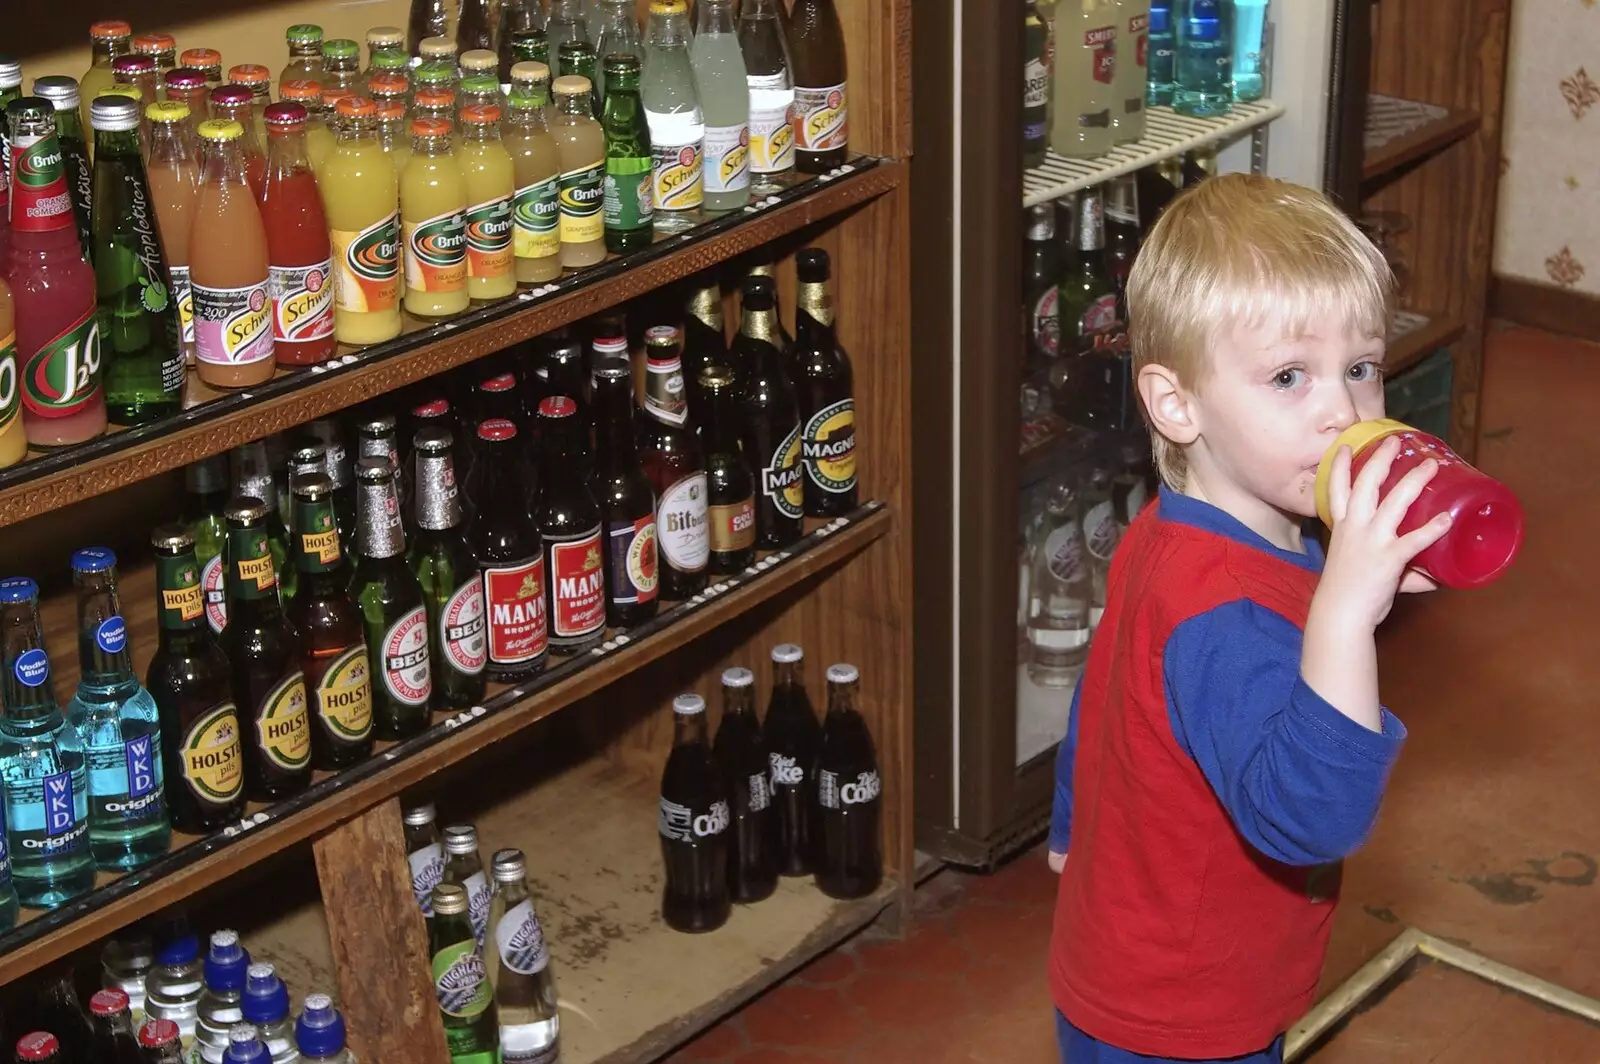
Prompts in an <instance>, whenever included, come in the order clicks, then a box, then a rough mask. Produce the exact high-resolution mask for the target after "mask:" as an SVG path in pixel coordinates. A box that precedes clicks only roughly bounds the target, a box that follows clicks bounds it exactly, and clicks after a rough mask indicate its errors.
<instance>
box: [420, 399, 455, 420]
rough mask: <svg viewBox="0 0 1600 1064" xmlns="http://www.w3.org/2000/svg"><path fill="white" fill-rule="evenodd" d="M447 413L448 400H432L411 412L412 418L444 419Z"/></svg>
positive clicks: (448, 407) (448, 411)
mask: <svg viewBox="0 0 1600 1064" xmlns="http://www.w3.org/2000/svg"><path fill="white" fill-rule="evenodd" d="M448 413H450V400H448V399H433V400H430V401H428V402H426V403H423V404H422V405H421V406H418V407H413V408H412V410H411V416H412V417H444V416H445V415H446V414H448Z"/></svg>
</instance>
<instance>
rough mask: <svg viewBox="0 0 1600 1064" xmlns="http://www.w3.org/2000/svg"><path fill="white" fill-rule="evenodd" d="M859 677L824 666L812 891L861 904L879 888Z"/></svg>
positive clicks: (852, 670)
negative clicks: (814, 886)
mask: <svg viewBox="0 0 1600 1064" xmlns="http://www.w3.org/2000/svg"><path fill="white" fill-rule="evenodd" d="M860 682H861V675H860V672H859V671H858V670H857V669H856V667H855V666H854V665H829V666H828V714H827V717H826V718H825V719H824V720H823V723H822V745H821V746H820V747H819V748H818V749H817V813H816V816H817V821H816V836H817V838H816V845H817V850H816V877H817V889H819V890H821V891H822V893H824V894H826V895H828V896H829V897H830V898H864V897H866V896H867V895H868V894H871V893H872V892H873V891H875V890H877V889H878V884H879V883H881V882H883V846H882V843H881V841H880V836H881V833H882V830H883V802H882V794H883V785H882V783H881V781H880V780H879V778H878V758H877V755H876V754H875V753H874V752H873V749H872V733H871V732H870V731H868V730H867V722H866V719H865V718H863V717H862V716H861V714H860V713H859V712H858V711H857V710H856V696H857V694H858V692H859V689H860Z"/></svg>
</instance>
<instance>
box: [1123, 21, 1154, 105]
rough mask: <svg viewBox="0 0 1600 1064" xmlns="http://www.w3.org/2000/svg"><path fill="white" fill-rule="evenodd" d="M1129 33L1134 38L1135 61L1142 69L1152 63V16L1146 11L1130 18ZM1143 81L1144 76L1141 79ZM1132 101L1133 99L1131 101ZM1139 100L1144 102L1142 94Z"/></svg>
mask: <svg viewBox="0 0 1600 1064" xmlns="http://www.w3.org/2000/svg"><path fill="white" fill-rule="evenodd" d="M1128 35H1129V36H1130V37H1132V38H1133V62H1134V65H1135V66H1137V67H1138V68H1139V69H1140V70H1144V69H1146V68H1147V67H1148V66H1149V65H1150V16H1149V15H1148V14H1145V13H1142V12H1141V13H1140V14H1137V15H1131V16H1129V18H1128ZM1139 80H1140V81H1143V80H1144V79H1143V78H1140V79H1139ZM1129 102H1130V103H1131V102H1132V101H1131V100H1130V101H1129ZM1139 102H1140V103H1141V104H1142V103H1144V97H1143V95H1142V94H1141V96H1140V98H1139Z"/></svg>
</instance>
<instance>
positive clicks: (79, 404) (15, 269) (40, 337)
mask: <svg viewBox="0 0 1600 1064" xmlns="http://www.w3.org/2000/svg"><path fill="white" fill-rule="evenodd" d="M6 120H7V121H8V122H9V124H10V130H11V247H10V253H9V254H8V255H7V256H6V262H5V273H6V281H7V283H8V284H10V286H11V294H12V297H13V299H14V300H15V303H16V316H17V322H16V330H17V363H18V366H19V368H20V369H21V373H22V417H23V424H24V427H25V428H26V431H27V434H28V443H29V444H30V445H31V446H33V447H65V446H67V445H69V444H74V443H82V442H83V441H85V440H90V439H93V438H94V437H96V436H98V435H100V434H101V433H103V432H104V431H105V429H106V401H105V393H104V391H103V390H102V389H101V387H100V330H99V324H98V320H97V318H96V314H95V279H94V269H93V268H92V267H91V266H90V265H89V264H88V263H87V262H86V261H84V258H83V249H82V245H81V244H80V243H79V242H78V232H77V224H76V222H75V221H74V220H73V214H72V194H71V193H70V192H69V191H68V189H67V176H66V169H65V166H64V165H63V161H62V154H61V146H60V144H59V143H58V142H57V140H56V128H55V110H54V107H53V105H52V104H51V103H50V102H49V101H48V100H43V99H39V98H37V97H31V96H25V97H23V98H22V99H19V100H13V101H12V102H11V103H10V104H9V105H8V106H7V107H6Z"/></svg>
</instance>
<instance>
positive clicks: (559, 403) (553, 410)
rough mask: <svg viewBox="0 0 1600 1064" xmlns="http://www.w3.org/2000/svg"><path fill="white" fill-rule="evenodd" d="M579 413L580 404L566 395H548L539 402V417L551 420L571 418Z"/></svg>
mask: <svg viewBox="0 0 1600 1064" xmlns="http://www.w3.org/2000/svg"><path fill="white" fill-rule="evenodd" d="M577 412H578V404H577V403H574V402H573V401H572V400H571V399H570V398H568V397H567V396H565V395H547V396H545V397H544V398H543V399H541V400H539V416H540V417H549V418H563V417H571V416H572V415H573V414H576V413H577Z"/></svg>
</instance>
